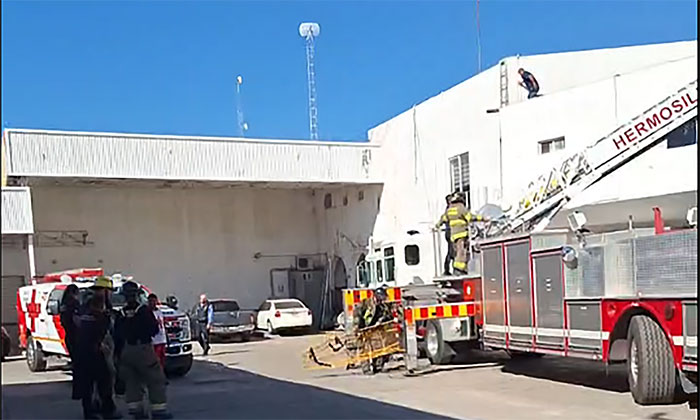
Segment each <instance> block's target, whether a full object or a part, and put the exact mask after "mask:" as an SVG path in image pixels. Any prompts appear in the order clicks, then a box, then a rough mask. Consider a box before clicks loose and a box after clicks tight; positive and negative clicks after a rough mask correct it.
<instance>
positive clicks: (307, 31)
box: [299, 22, 321, 140]
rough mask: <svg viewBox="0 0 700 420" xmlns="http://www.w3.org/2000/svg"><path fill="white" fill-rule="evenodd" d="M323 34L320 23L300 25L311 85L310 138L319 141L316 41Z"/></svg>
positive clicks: (307, 72)
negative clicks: (315, 61) (304, 42)
mask: <svg viewBox="0 0 700 420" xmlns="http://www.w3.org/2000/svg"><path fill="white" fill-rule="evenodd" d="M320 33H321V27H320V26H319V25H318V23H313V22H306V23H302V24H301V25H299V35H301V37H302V38H304V39H305V40H306V76H307V80H308V84H309V138H310V139H311V140H318V109H317V108H316V71H315V66H314V40H315V39H316V37H318V35H319V34H320Z"/></svg>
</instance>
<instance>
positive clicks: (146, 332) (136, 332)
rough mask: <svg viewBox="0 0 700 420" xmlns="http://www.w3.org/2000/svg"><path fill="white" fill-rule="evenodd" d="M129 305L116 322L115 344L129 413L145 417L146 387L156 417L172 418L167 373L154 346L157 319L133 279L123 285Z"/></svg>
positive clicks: (137, 416) (152, 413) (153, 414)
mask: <svg viewBox="0 0 700 420" xmlns="http://www.w3.org/2000/svg"><path fill="white" fill-rule="evenodd" d="M122 291H123V293H124V297H125V298H126V305H125V306H124V308H123V309H122V317H120V318H118V319H117V324H116V326H115V347H116V351H117V354H118V355H119V369H120V373H121V376H122V377H123V378H124V381H125V383H126V395H125V400H126V403H127V406H128V408H129V414H131V415H132V416H133V417H134V418H136V419H143V418H147V417H146V410H145V409H144V407H143V396H144V391H145V388H148V399H149V401H150V403H151V417H152V418H153V419H170V418H172V415H171V414H170V412H169V411H168V407H167V401H166V394H165V389H166V388H165V375H164V373H163V370H162V369H161V367H160V363H159V362H158V357H157V356H156V353H155V351H154V350H153V344H152V341H151V339H152V337H153V336H154V335H156V333H158V322H157V321H156V318H155V316H154V315H153V312H151V310H150V309H149V307H148V305H145V304H140V303H139V302H138V300H137V295H138V291H139V287H138V285H137V284H136V283H134V282H132V281H127V282H126V283H124V285H123V286H122Z"/></svg>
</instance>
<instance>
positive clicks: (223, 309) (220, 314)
mask: <svg viewBox="0 0 700 420" xmlns="http://www.w3.org/2000/svg"><path fill="white" fill-rule="evenodd" d="M209 303H210V304H211V305H212V307H213V308H214V320H213V322H212V325H211V330H209V337H210V339H224V340H226V339H231V338H233V337H238V338H239V339H240V340H241V341H248V340H249V339H250V336H251V334H253V332H254V331H255V314H254V311H248V310H242V309H241V307H240V306H239V305H238V302H236V301H235V300H233V299H209ZM196 312H197V305H195V306H194V307H193V308H192V310H191V311H190V317H191V318H192V319H193V325H194V324H196V322H197V321H196ZM195 334H198V331H196V328H195Z"/></svg>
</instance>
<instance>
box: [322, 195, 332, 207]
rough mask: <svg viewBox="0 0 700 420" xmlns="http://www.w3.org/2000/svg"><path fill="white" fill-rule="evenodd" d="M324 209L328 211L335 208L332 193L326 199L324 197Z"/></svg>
mask: <svg viewBox="0 0 700 420" xmlns="http://www.w3.org/2000/svg"><path fill="white" fill-rule="evenodd" d="M323 207H325V208H327V209H329V208H331V207H333V196H332V195H331V194H330V193H328V194H326V195H325V197H323Z"/></svg>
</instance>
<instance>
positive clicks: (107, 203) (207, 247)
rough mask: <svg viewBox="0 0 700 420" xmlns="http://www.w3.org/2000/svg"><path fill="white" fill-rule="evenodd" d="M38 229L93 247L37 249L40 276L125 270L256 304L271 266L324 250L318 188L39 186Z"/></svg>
mask: <svg viewBox="0 0 700 420" xmlns="http://www.w3.org/2000/svg"><path fill="white" fill-rule="evenodd" d="M32 192H33V198H34V200H33V202H34V214H35V226H36V230H38V231H41V230H87V231H88V232H89V236H88V240H90V241H94V245H93V246H88V247H82V248H81V247H74V248H71V247H38V248H36V257H37V272H38V273H45V272H48V271H56V270H63V269H70V268H76V267H85V266H102V267H104V268H105V269H106V270H107V271H108V272H111V271H114V270H121V271H123V272H125V273H131V274H133V275H135V276H136V278H137V279H138V280H141V281H143V282H144V283H146V284H148V285H149V286H151V287H152V288H153V289H154V290H155V291H156V293H158V294H160V295H163V296H162V297H164V295H166V294H170V293H172V294H175V295H176V296H178V298H179V299H180V302H181V303H182V305H183V307H184V306H185V305H187V306H189V305H192V304H194V303H195V299H196V298H197V296H198V295H199V294H200V293H202V292H205V293H207V294H209V295H210V296H212V297H215V296H216V297H232V298H235V299H238V300H239V302H240V303H241V305H242V306H243V307H257V305H259V304H260V303H261V302H262V300H263V299H265V298H267V297H268V296H269V294H270V275H269V270H270V269H272V268H282V267H289V266H290V265H293V263H294V259H293V258H284V257H282V258H261V259H259V260H257V261H256V260H254V259H253V255H254V254H255V253H256V252H261V253H263V254H287V253H297V254H304V253H315V252H318V251H319V244H318V241H317V237H318V235H319V233H318V227H317V223H315V221H314V220H315V219H314V199H313V197H312V196H311V190H291V189H290V190H259V189H204V188H197V189H172V190H166V189H153V188H139V187H121V188H112V187H110V188H94V187H93V188H85V187H60V186H56V187H45V186H44V187H33V188H32Z"/></svg>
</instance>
